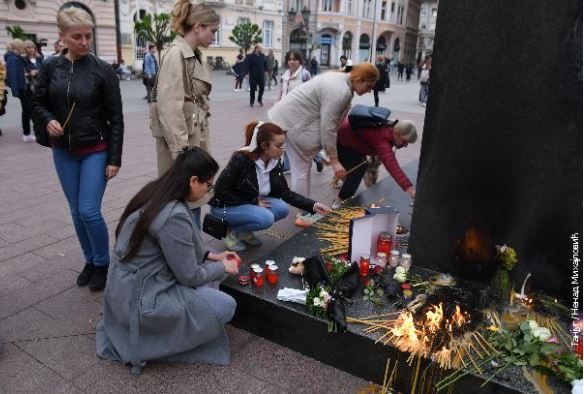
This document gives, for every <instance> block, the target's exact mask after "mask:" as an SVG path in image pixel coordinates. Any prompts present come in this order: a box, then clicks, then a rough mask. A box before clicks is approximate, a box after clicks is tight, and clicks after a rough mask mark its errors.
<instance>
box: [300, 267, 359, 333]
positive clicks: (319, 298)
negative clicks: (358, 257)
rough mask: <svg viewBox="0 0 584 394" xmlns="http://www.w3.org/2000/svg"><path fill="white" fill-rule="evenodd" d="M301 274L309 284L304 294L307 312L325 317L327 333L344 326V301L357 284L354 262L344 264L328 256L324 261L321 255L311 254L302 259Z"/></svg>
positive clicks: (357, 272) (355, 288) (345, 319)
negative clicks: (327, 322) (307, 257)
mask: <svg viewBox="0 0 584 394" xmlns="http://www.w3.org/2000/svg"><path fill="white" fill-rule="evenodd" d="M331 264H332V265H331ZM329 273H330V274H329ZM304 277H305V278H306V279H307V281H308V283H309V285H310V291H309V292H308V294H307V295H306V305H307V307H308V311H309V312H310V313H311V314H312V315H314V316H317V317H320V318H327V319H328V320H329V324H328V330H329V332H336V331H340V332H344V331H345V330H346V329H347V317H346V314H345V304H344V302H345V300H346V299H348V298H351V297H352V296H353V295H354V294H355V292H356V291H357V289H358V288H359V285H360V281H359V267H358V266H357V264H356V263H354V264H352V265H347V263H346V262H345V261H344V260H340V259H333V260H331V259H329V260H327V262H326V263H325V261H324V260H323V258H322V257H321V256H314V257H311V258H309V259H306V260H305V261H304Z"/></svg>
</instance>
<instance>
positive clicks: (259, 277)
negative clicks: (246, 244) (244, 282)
mask: <svg viewBox="0 0 584 394" xmlns="http://www.w3.org/2000/svg"><path fill="white" fill-rule="evenodd" d="M251 281H252V282H251V283H252V284H253V287H257V288H260V287H263V286H264V269H263V268H261V267H257V268H254V269H253V278H252V279H251Z"/></svg>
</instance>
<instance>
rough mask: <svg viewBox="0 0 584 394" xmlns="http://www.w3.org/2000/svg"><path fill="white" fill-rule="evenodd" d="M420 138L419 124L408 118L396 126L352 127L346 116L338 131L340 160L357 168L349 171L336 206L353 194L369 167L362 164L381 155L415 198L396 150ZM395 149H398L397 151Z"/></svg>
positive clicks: (405, 189) (387, 167) (395, 177)
mask: <svg viewBox="0 0 584 394" xmlns="http://www.w3.org/2000/svg"><path fill="white" fill-rule="evenodd" d="M417 139H418V132H417V130H416V126H414V124H413V123H412V122H411V121H409V120H400V121H399V122H398V123H397V124H396V125H395V126H393V127H390V126H381V127H372V128H361V129H359V130H356V129H354V128H352V127H351V124H350V123H349V118H346V119H345V120H344V121H343V123H342V124H341V127H340V128H339V131H338V134H337V152H338V155H339V161H340V162H341V164H342V165H343V166H344V167H345V168H355V171H352V172H351V173H350V174H347V177H346V178H345V182H344V183H343V186H342V187H341V190H340V191H339V195H338V199H337V200H336V201H334V202H333V209H337V208H339V207H340V206H341V205H342V203H343V201H345V200H347V199H349V198H351V197H353V196H354V195H355V193H356V192H357V189H358V188H359V184H360V183H361V180H362V179H363V176H364V175H365V172H366V170H367V166H366V165H362V163H363V162H364V161H365V160H366V158H367V156H376V157H378V158H379V159H380V160H381V162H382V163H383V165H384V166H385V168H386V169H387V171H388V172H389V174H390V175H391V176H392V177H393V179H394V180H395V181H396V182H397V184H398V185H399V186H400V187H401V188H402V189H403V190H404V191H405V192H406V193H408V194H409V195H410V197H412V198H415V197H416V189H415V187H414V186H413V184H412V182H411V181H410V180H409V179H408V177H407V175H406V174H405V173H404V172H403V170H402V169H401V167H400V166H399V163H398V162H397V159H396V158H395V150H397V149H401V148H405V147H407V146H408V144H413V143H414V142H416V140H417ZM394 149H395V150H394Z"/></svg>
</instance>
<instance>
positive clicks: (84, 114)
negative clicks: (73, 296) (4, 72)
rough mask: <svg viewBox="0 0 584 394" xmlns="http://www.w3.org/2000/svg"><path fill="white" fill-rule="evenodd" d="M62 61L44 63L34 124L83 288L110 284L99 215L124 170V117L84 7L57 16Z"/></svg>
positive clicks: (106, 244) (106, 243) (116, 87)
mask: <svg viewBox="0 0 584 394" xmlns="http://www.w3.org/2000/svg"><path fill="white" fill-rule="evenodd" d="M57 24H58V26H59V37H60V39H61V41H63V42H64V43H65V44H66V45H67V49H64V50H63V55H62V56H54V57H52V58H50V59H49V60H47V62H46V63H45V64H43V67H42V68H41V69H40V71H39V73H38V76H37V83H36V90H35V94H34V96H33V111H34V115H35V118H36V119H35V120H36V121H37V122H39V123H40V124H41V125H42V127H44V128H46V130H47V132H48V135H49V137H50V145H51V146H52V148H53V161H54V163H55V168H56V170H57V175H58V176H59V181H60V182H61V187H62V189H63V192H64V193H65V197H66V198H67V202H68V203H69V209H70V211H71V216H72V217H73V224H74V226H75V231H76V233H77V238H79V242H80V243H81V249H82V250H83V255H84V257H85V267H84V268H83V270H82V271H81V273H80V274H79V276H78V278H77V285H78V286H85V285H89V289H90V290H92V291H96V290H101V289H103V288H104V287H105V283H106V278H107V270H108V265H109V262H110V256H109V236H108V230H107V226H106V223H105V221H104V219H103V215H102V213H101V201H102V198H103V193H104V192H105V187H106V185H107V181H108V180H111V179H112V178H113V177H115V176H116V175H117V173H118V171H119V169H120V166H121V165H122V143H123V138H124V117H123V113H122V98H121V95H120V85H119V80H118V78H117V76H116V73H115V71H114V69H113V68H112V66H111V65H109V64H108V63H106V62H104V61H103V60H101V59H99V58H97V57H96V56H94V55H92V54H91V53H90V49H91V41H92V40H93V27H94V24H93V20H92V18H91V16H90V15H89V14H88V13H87V12H86V11H83V10H82V9H80V8H76V7H70V8H65V9H63V10H62V11H60V12H59V14H58V15H57Z"/></svg>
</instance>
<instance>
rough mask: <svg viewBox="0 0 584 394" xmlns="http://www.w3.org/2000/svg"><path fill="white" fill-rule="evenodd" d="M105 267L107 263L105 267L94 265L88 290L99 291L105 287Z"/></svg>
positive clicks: (106, 267)
mask: <svg viewBox="0 0 584 394" xmlns="http://www.w3.org/2000/svg"><path fill="white" fill-rule="evenodd" d="M107 269H108V266H107V265H106V266H105V267H95V272H94V273H93V276H92V277H91V280H90V281H89V290H91V291H99V290H103V289H104V288H105V282H106V280H107Z"/></svg>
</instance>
